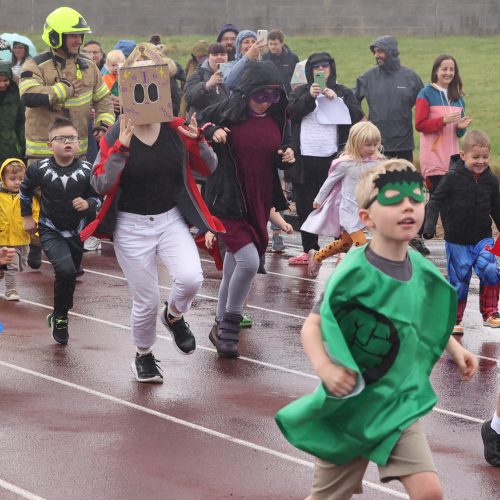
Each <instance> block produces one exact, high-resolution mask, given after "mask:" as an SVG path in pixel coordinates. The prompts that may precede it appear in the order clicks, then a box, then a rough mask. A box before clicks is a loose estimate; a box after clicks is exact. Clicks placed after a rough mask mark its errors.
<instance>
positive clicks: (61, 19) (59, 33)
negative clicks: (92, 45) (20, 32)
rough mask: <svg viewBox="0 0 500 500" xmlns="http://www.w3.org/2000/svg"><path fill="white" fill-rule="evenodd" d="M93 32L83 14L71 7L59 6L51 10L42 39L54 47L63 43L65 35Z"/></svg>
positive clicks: (57, 47) (58, 46)
mask: <svg viewBox="0 0 500 500" xmlns="http://www.w3.org/2000/svg"><path fill="white" fill-rule="evenodd" d="M70 33H71V34H74V35H85V34H87V33H92V31H91V29H90V27H89V25H88V24H87V21H85V19H84V18H83V16H82V15H81V14H80V13H78V12H77V11H76V10H75V9H72V8H71V7H59V8H58V9H56V10H54V11H53V12H51V13H50V14H49V15H48V16H47V19H46V20H45V25H44V26H43V33H42V40H43V41H44V42H45V43H46V44H47V45H48V46H49V47H52V48H53V49H59V48H60V47H62V44H63V35H66V34H70Z"/></svg>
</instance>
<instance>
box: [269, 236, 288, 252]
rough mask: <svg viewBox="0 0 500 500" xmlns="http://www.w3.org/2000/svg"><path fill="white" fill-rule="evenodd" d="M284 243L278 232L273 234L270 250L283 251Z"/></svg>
mask: <svg viewBox="0 0 500 500" xmlns="http://www.w3.org/2000/svg"><path fill="white" fill-rule="evenodd" d="M285 248H286V246H285V243H284V242H283V236H281V234H280V233H276V234H273V246H272V248H271V250H272V251H273V252H276V253H283V252H284V251H285Z"/></svg>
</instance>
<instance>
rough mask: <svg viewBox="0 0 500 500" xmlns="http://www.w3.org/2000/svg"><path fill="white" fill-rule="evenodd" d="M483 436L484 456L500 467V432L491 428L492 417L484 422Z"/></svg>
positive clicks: (491, 463) (490, 462) (489, 461)
mask: <svg viewBox="0 0 500 500" xmlns="http://www.w3.org/2000/svg"><path fill="white" fill-rule="evenodd" d="M481 437H482V438H483V443H484V458H485V459H486V461H487V462H488V463H489V464H490V465H493V466H495V467H500V434H497V433H496V432H495V431H494V430H493V429H492V428H491V419H490V420H486V422H483V425H482V427H481Z"/></svg>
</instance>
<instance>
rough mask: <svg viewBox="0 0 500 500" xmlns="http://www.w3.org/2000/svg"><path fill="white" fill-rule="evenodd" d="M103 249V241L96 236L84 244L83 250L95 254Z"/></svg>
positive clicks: (89, 238) (90, 237)
mask: <svg viewBox="0 0 500 500" xmlns="http://www.w3.org/2000/svg"><path fill="white" fill-rule="evenodd" d="M101 247H102V244H101V240H100V239H99V238H96V237H95V236H89V237H88V238H87V239H86V240H85V241H84V242H83V249H84V250H85V251H86V252H94V251H97V250H100V249H101Z"/></svg>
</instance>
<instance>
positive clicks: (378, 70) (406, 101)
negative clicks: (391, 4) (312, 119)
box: [354, 35, 430, 255]
mask: <svg viewBox="0 0 500 500" xmlns="http://www.w3.org/2000/svg"><path fill="white" fill-rule="evenodd" d="M370 50H371V51H372V52H373V55H374V56H375V61H376V64H377V65H376V66H375V67H374V68H371V69H369V70H368V71H366V72H365V73H364V74H363V75H361V76H360V77H359V78H358V79H357V82H356V89H355V91H354V93H355V95H356V98H357V99H358V101H359V102H362V101H363V99H366V101H367V102H368V108H369V113H368V119H369V120H370V121H371V122H373V123H374V124H375V125H376V126H377V127H378V128H379V130H380V133H381V134H382V146H384V154H385V156H387V157H388V158H404V159H405V160H408V161H411V162H413V149H414V148H415V143H414V141H413V122H412V109H413V106H415V102H416V100H417V95H418V92H419V91H420V89H421V88H422V87H423V86H424V84H423V83H422V80H421V79H420V77H419V76H418V75H417V74H416V73H415V72H414V71H413V70H411V69H410V68H407V67H405V66H402V65H401V62H400V61H399V49H398V42H397V40H396V39H395V38H394V37H393V36H387V35H386V36H382V37H380V38H377V39H376V40H375V41H374V42H373V44H372V45H370ZM410 245H411V246H412V247H413V248H414V249H415V250H418V251H419V252H420V253H421V254H422V255H429V253H430V251H429V249H428V248H427V247H426V246H425V245H424V243H423V241H422V239H421V238H413V239H412V240H411V242H410Z"/></svg>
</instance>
